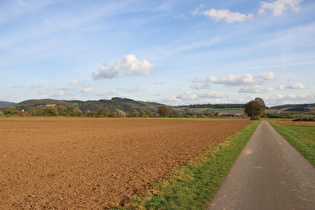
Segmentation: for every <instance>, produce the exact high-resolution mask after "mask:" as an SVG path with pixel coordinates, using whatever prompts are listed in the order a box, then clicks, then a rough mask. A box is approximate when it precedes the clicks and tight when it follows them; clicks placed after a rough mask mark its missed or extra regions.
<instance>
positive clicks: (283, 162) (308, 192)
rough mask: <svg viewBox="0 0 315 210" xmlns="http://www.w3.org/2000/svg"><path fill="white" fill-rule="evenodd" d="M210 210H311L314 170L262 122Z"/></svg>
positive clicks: (314, 199) (314, 204) (314, 196)
mask: <svg viewBox="0 0 315 210" xmlns="http://www.w3.org/2000/svg"><path fill="white" fill-rule="evenodd" d="M212 209H242V210H246V209H250V210H259V209H266V210H267V209H268V210H272V209H277V210H282V209H285V210H287V209H313V210H315V167H314V166H313V165H312V164H310V163H309V162H308V161H307V160H306V159H304V157H303V156H301V155H300V153H299V152H297V151H296V150H295V149H294V148H293V147H292V146H291V145H290V144H289V143H288V142H287V141H286V140H285V139H284V138H282V136H281V135H280V134H278V133H277V132H276V131H275V130H274V129H273V128H272V127H271V125H270V124H269V123H268V122H267V121H262V122H261V123H260V125H259V126H258V127H257V129H256V131H255V132H254V134H253V136H252V137H251V139H250V140H249V141H248V143H247V145H246V147H245V148H244V150H243V151H242V153H241V155H240V156H239V157H238V159H237V161H236V162H235V164H234V165H233V167H232V169H231V171H230V173H229V174H228V176H227V178H226V179H225V181H224V182H223V184H222V185H221V188H220V189H219V191H218V193H217V194H216V196H215V197H214V199H213V201H212V203H211V204H210V205H209V206H208V208H207V210H212Z"/></svg>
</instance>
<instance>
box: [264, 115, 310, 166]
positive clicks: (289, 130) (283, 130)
mask: <svg viewBox="0 0 315 210" xmlns="http://www.w3.org/2000/svg"><path fill="white" fill-rule="evenodd" d="M269 123H270V124H271V125H272V127H273V128H274V129H275V130H276V131H277V132H278V133H279V134H280V135H281V136H283V138H285V139H286V140H287V141H288V142H289V143H290V144H291V145H292V146H293V147H295V149H296V150H297V151H299V152H300V153H301V154H302V155H303V156H304V157H305V158H306V159H307V160H309V161H310V162H311V163H312V164H313V165H314V166H315V142H314V135H315V133H314V127H303V128H302V127H300V126H281V125H278V124H275V123H272V122H270V121H269Z"/></svg>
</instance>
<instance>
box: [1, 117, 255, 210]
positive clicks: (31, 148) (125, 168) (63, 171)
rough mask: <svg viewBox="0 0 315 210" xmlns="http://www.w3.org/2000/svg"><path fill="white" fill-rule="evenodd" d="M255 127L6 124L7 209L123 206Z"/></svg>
mask: <svg viewBox="0 0 315 210" xmlns="http://www.w3.org/2000/svg"><path fill="white" fill-rule="evenodd" d="M251 123H252V121H250V120H248V119H246V120H224V121H217V120H215V121H210V120H209V121H208V120H178V119H174V120H171V119H112V118H111V119H108V118H107V119H105V118H102V119H96V118H0V145H1V146H0V209H29V208H38V209H43V208H58V209H60V208H61V209H66V208H84V209H90V208H97V209H101V208H108V207H110V206H111V205H117V204H119V203H120V202H122V201H124V200H125V199H126V198H127V197H129V196H131V195H133V194H134V193H139V192H142V191H143V189H144V186H145V185H147V184H149V183H151V182H153V181H156V180H159V179H161V178H163V176H165V175H166V174H167V173H168V172H170V171H171V170H173V169H174V168H176V167H179V166H181V165H183V164H185V163H186V162H187V161H189V160H192V159H194V158H195V157H197V155H198V154H199V153H201V152H203V151H205V150H207V149H208V148H209V147H211V146H213V145H214V144H217V143H219V142H221V141H223V140H224V139H225V138H227V137H228V136H230V135H231V134H233V133H235V132H237V131H239V130H240V129H242V128H244V127H246V126H247V125H249V124H251Z"/></svg>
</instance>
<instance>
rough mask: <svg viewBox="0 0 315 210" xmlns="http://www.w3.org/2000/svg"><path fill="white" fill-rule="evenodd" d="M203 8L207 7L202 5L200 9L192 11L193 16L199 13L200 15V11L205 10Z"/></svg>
mask: <svg viewBox="0 0 315 210" xmlns="http://www.w3.org/2000/svg"><path fill="white" fill-rule="evenodd" d="M203 7H205V5H204V4H201V5H200V6H199V7H197V8H196V9H195V10H194V11H192V12H191V14H193V15H197V14H199V13H200V9H201V8H203Z"/></svg>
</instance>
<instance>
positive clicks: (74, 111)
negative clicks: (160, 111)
mask: <svg viewBox="0 0 315 210" xmlns="http://www.w3.org/2000/svg"><path fill="white" fill-rule="evenodd" d="M2 114H3V115H5V116H13V115H19V116H46V117H54V116H65V117H117V118H121V117H152V116H154V113H153V112H151V111H149V110H147V109H144V110H136V109H133V110H132V111H131V112H130V113H126V112H125V111H123V110H121V109H116V110H115V111H113V112H111V111H110V110H109V109H108V108H107V107H105V108H102V109H100V110H98V111H81V110H80V109H79V108H76V107H68V108H66V109H65V108H60V107H59V108H55V107H51V106H47V107H41V108H40V109H29V110H28V111H25V110H19V111H17V110H14V109H12V108H10V109H4V110H2Z"/></svg>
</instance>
